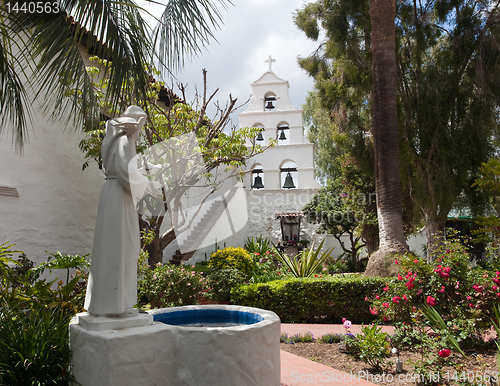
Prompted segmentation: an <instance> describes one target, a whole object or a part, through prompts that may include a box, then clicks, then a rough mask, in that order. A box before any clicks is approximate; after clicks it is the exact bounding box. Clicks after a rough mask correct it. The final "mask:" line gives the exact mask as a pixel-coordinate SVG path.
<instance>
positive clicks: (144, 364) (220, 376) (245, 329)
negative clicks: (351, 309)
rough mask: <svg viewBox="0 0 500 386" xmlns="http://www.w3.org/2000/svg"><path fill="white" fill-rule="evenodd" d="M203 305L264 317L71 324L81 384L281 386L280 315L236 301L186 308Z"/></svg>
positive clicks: (75, 365) (77, 370)
mask: <svg viewBox="0 0 500 386" xmlns="http://www.w3.org/2000/svg"><path fill="white" fill-rule="evenodd" d="M203 307H210V308H223V309H227V310H235V311H242V312H254V313H258V314H259V315H261V316H263V317H264V320H263V321H261V322H258V323H255V324H251V325H242V326H233V327H180V326H172V325H167V324H163V323H154V324H152V325H149V326H144V327H134V328H124V329H118V330H105V331H87V330H86V329H84V328H83V327H82V326H80V325H78V324H76V323H72V324H71V325H70V339H71V348H72V351H73V368H72V372H73V375H74V376H75V378H76V380H77V381H78V382H79V383H80V384H81V385H82V386H101V385H102V386H126V385H131V386H132V385H134V386H136V385H148V386H154V385H158V386H160V385H161V386H279V385H280V353H279V338H280V320H279V318H278V316H277V315H276V314H275V313H273V312H271V311H266V310H261V309H256V308H250V307H239V306H189V307H188V308H189V309H193V308H203ZM176 308H178V309H184V308H186V307H176ZM170 310H171V309H170Z"/></svg>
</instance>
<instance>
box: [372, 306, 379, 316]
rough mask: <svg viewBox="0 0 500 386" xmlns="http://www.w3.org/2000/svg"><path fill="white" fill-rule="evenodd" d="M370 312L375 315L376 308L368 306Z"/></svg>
mask: <svg viewBox="0 0 500 386" xmlns="http://www.w3.org/2000/svg"><path fill="white" fill-rule="evenodd" d="M370 314H372V315H377V314H378V310H377V309H376V308H375V307H373V308H372V307H370Z"/></svg>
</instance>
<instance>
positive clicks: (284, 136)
mask: <svg viewBox="0 0 500 386" xmlns="http://www.w3.org/2000/svg"><path fill="white" fill-rule="evenodd" d="M279 140H280V141H284V140H286V135H285V130H281V134H280V137H279Z"/></svg>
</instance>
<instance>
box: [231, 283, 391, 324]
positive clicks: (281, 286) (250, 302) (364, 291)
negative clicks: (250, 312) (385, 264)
mask: <svg viewBox="0 0 500 386" xmlns="http://www.w3.org/2000/svg"><path fill="white" fill-rule="evenodd" d="M386 282H387V279H386V278H379V277H362V276H357V275H356V276H354V275H353V276H347V277H335V276H334V277H325V278H315V279H312V278H293V279H288V280H275V281H271V282H268V283H257V284H248V285H243V286H240V287H236V288H233V289H232V290H231V303H233V304H238V305H242V306H249V307H257V308H263V309H266V310H271V311H273V312H275V313H276V314H277V315H278V316H279V317H280V318H281V321H282V322H283V323H339V322H341V320H342V318H347V319H349V320H350V321H352V322H353V323H369V322H372V321H373V320H375V319H376V315H372V314H371V313H370V310H369V303H368V302H367V301H365V297H368V298H372V297H373V295H374V294H375V293H377V292H380V291H381V290H382V288H383V287H384V286H385V284H386Z"/></svg>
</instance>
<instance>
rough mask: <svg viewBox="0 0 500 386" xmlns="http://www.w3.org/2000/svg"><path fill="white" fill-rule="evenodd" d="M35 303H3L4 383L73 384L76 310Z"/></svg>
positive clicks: (0, 366)
mask: <svg viewBox="0 0 500 386" xmlns="http://www.w3.org/2000/svg"><path fill="white" fill-rule="evenodd" d="M32 306H33V308H32V309H31V310H23V309H11V308H7V307H3V308H2V307H0V384H1V385H26V386H31V385H33V386H35V385H37V386H38V385H69V384H70V380H71V376H70V374H69V372H68V369H69V358H70V349H69V340H68V325H69V322H70V319H71V317H72V314H70V313H67V312H64V311H63V310H61V309H60V308H58V307H55V308H49V307H45V306H44V305H42V304H39V303H33V304H32Z"/></svg>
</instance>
